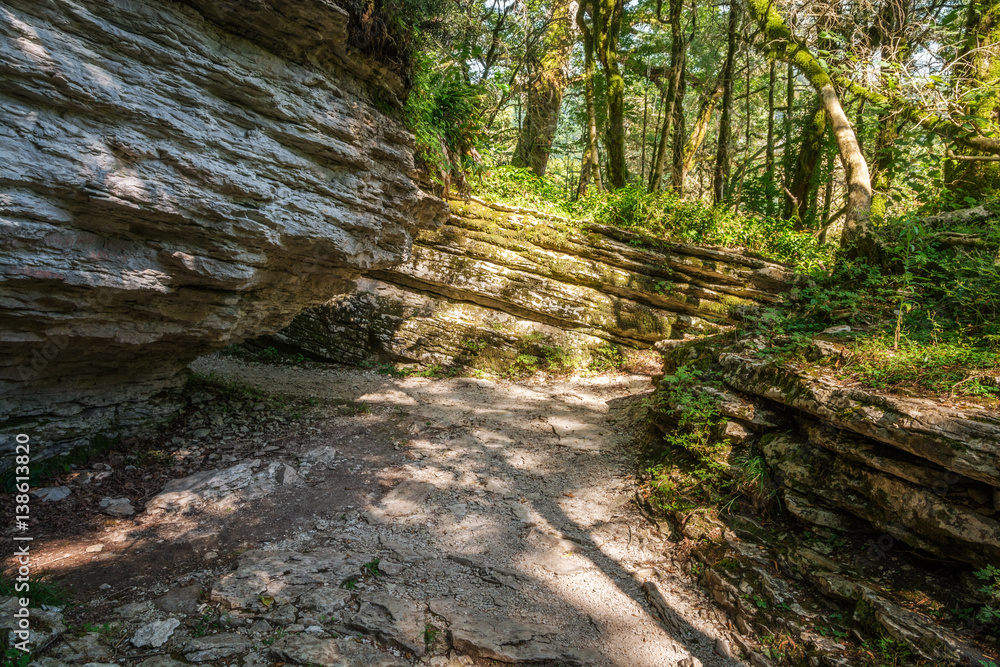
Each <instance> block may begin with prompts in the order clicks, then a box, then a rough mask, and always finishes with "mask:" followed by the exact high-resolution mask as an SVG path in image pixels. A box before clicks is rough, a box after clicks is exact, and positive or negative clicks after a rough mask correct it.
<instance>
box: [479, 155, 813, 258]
mask: <svg viewBox="0 0 1000 667" xmlns="http://www.w3.org/2000/svg"><path fill="white" fill-rule="evenodd" d="M475 185H476V191H477V192H478V193H479V194H480V195H482V196H483V197H485V198H487V199H491V200H495V201H502V202H506V203H509V204H514V205H517V206H523V207H526V208H534V209H538V210H540V211H543V212H546V213H554V214H558V215H564V216H567V217H570V218H572V219H575V220H578V221H580V222H581V225H583V224H585V223H586V222H587V221H590V222H595V223H598V224H602V225H609V226H612V227H618V228H621V229H626V230H629V231H634V232H639V233H642V234H648V235H650V236H655V237H657V238H661V239H664V240H667V241H675V242H684V243H695V244H699V245H714V246H723V247H727V248H738V249H742V250H743V251H744V252H748V253H751V254H756V255H760V256H761V257H764V258H767V259H771V260H775V261H779V262H787V263H790V264H793V265H795V266H796V267H798V268H799V269H801V270H804V271H815V270H822V269H823V268H824V267H827V266H828V265H829V264H830V263H831V259H832V255H831V246H824V245H822V244H821V243H820V242H819V240H818V239H817V238H816V237H815V236H814V235H813V234H812V233H811V232H799V231H795V229H794V225H793V223H792V222H791V221H788V220H782V219H779V218H773V217H766V216H761V215H756V214H753V215H739V214H736V213H733V212H732V211H731V210H730V209H728V208H726V207H722V206H712V205H710V204H708V203H706V202H704V201H702V200H692V199H684V198H682V197H681V196H679V195H677V194H676V193H674V192H672V191H663V192H653V193H649V192H646V191H645V189H644V188H642V187H639V186H636V185H629V186H626V187H624V188H622V189H619V190H615V191H599V190H596V189H593V190H591V191H590V192H589V193H588V194H587V196H586V197H583V198H580V199H573V198H572V197H570V196H569V195H568V194H567V193H566V192H565V190H562V189H560V188H559V187H557V186H556V184H555V182H554V181H552V180H550V179H546V178H540V177H538V176H535V175H534V174H533V173H532V172H531V171H529V170H527V169H518V168H516V167H509V166H504V167H496V168H494V169H491V170H489V171H488V172H484V173H483V174H482V175H481V176H480V178H479V179H478V181H476V183H475Z"/></svg>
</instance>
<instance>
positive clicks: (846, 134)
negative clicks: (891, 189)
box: [746, 0, 883, 263]
mask: <svg viewBox="0 0 1000 667" xmlns="http://www.w3.org/2000/svg"><path fill="white" fill-rule="evenodd" d="M746 4H747V11H748V12H750V14H751V16H752V17H753V18H754V20H755V21H756V22H757V23H758V25H759V27H760V30H761V33H762V35H763V38H764V43H765V44H766V45H767V48H768V49H769V51H770V53H771V55H772V56H773V57H775V58H777V59H779V60H783V61H785V62H790V63H792V64H794V65H795V67H796V68H797V69H798V70H799V71H800V72H802V74H803V76H805V77H806V79H807V80H808V81H809V83H810V84H812V86H813V88H815V89H816V92H817V93H819V97H820V100H821V102H822V104H823V108H824V109H825V110H826V115H827V119H828V120H829V122H830V126H831V127H832V129H833V135H834V137H836V139H837V149H838V151H839V153H840V161H841V164H842V165H843V167H844V172H845V174H846V176H847V193H848V194H847V213H846V217H845V221H844V231H843V235H842V236H841V245H842V247H843V249H844V251H845V254H846V255H847V256H849V257H865V258H867V259H869V260H870V261H873V262H876V263H881V261H882V259H883V257H882V254H883V253H882V244H881V242H880V241H879V239H878V237H877V236H876V234H875V231H874V229H873V227H872V224H871V204H872V185H871V176H870V174H869V172H868V163H867V162H866V161H865V156H864V154H863V153H862V152H861V146H860V145H859V144H858V138H857V136H856V135H855V134H854V129H853V128H852V127H851V122H850V121H849V120H848V119H847V114H845V113H844V108H843V107H842V106H841V105H840V98H839V97H838V96H837V91H836V90H835V89H834V87H833V81H832V80H831V79H830V75H829V74H827V73H826V70H824V69H823V67H822V65H820V63H819V61H818V60H816V57H815V56H813V54H812V53H811V52H810V51H809V48H808V47H807V46H806V45H805V44H803V43H802V42H801V41H800V40H799V39H798V38H796V37H795V35H793V34H792V31H791V29H789V27H788V25H787V24H786V23H785V20H784V19H783V18H782V17H781V15H780V14H779V13H778V11H777V9H776V8H775V6H774V4H773V3H772V2H771V1H770V0H747V3H746Z"/></svg>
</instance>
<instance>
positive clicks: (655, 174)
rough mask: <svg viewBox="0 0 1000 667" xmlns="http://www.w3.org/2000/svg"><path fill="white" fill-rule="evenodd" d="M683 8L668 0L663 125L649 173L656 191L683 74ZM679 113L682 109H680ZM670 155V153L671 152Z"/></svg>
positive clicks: (679, 2)
mask: <svg viewBox="0 0 1000 667" xmlns="http://www.w3.org/2000/svg"><path fill="white" fill-rule="evenodd" d="M683 10H684V1H683V0H670V3H669V7H668V11H669V19H670V70H669V71H670V78H669V79H668V80H667V94H666V97H665V98H664V112H663V125H662V127H661V128H660V143H659V146H658V147H657V150H656V164H655V165H654V167H653V170H652V172H651V173H650V175H649V191H650V192H656V191H657V190H659V189H660V188H661V187H662V185H663V174H664V172H665V171H666V168H667V147H668V146H670V145H672V144H670V143H669V142H670V128H671V127H673V125H674V122H675V120H676V118H677V106H678V103H677V91H678V89H679V88H680V86H681V79H682V77H683V76H684V72H683V70H684V60H685V57H686V55H687V54H686V48H685V47H686V46H687V45H686V43H685V42H684V34H683V32H682V31H681V16H682V14H683ZM680 112H681V114H683V113H684V110H683V109H681V110H680ZM671 156H672V153H671ZM671 162H672V160H671Z"/></svg>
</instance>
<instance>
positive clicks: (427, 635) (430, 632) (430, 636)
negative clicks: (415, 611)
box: [424, 623, 441, 649]
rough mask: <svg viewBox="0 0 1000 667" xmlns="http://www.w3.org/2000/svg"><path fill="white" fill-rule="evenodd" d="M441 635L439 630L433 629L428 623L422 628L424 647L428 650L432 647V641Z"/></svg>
mask: <svg viewBox="0 0 1000 667" xmlns="http://www.w3.org/2000/svg"><path fill="white" fill-rule="evenodd" d="M440 634H441V630H440V629H438V628H436V627H434V626H433V625H431V624H430V623H428V624H427V625H426V626H424V647H425V648H427V649H430V648H431V646H433V645H434V641H435V640H436V639H437V638H438V635H440Z"/></svg>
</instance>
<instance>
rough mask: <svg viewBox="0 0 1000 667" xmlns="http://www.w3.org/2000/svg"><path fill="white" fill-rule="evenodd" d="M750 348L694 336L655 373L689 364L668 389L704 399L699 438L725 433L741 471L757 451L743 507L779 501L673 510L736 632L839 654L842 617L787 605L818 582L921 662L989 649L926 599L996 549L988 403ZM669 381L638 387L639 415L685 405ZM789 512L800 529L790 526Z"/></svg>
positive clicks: (953, 594)
mask: <svg viewBox="0 0 1000 667" xmlns="http://www.w3.org/2000/svg"><path fill="white" fill-rule="evenodd" d="M763 347H764V345H762V344H761V343H760V341H757V340H753V339H747V340H741V341H737V342H735V343H733V342H732V341H731V340H730V341H729V342H725V341H722V340H719V339H716V340H702V341H695V342H691V343H682V344H680V345H675V346H673V347H671V348H670V349H668V350H666V352H665V355H664V358H665V360H666V369H665V370H666V372H667V374H668V376H669V375H670V374H671V373H673V372H674V371H675V370H676V369H678V368H680V367H682V366H686V365H691V366H693V367H694V368H697V370H698V372H699V373H700V375H698V376H697V377H698V378H699V380H698V383H699V384H696V385H694V386H691V387H688V388H687V389H685V390H684V391H683V392H681V394H680V396H681V398H684V399H686V400H688V401H693V400H696V399H694V398H692V397H691V395H689V394H693V395H694V396H698V397H708V398H709V399H711V403H712V404H713V405H714V406H715V414H716V417H713V419H714V420H715V426H714V427H713V429H714V433H713V437H714V438H716V440H715V441H723V440H726V441H728V443H729V445H731V449H727V446H726V443H721V442H720V445H719V447H720V449H719V450H718V451H719V452H720V454H724V455H725V457H724V458H726V459H727V460H728V462H729V464H730V468H729V473H730V474H731V475H732V478H733V479H735V480H737V481H738V480H740V479H741V475H743V474H744V473H743V466H746V465H747V462H748V461H749V460H751V459H752V458H753V457H759V458H758V459H757V460H758V461H760V462H762V463H766V469H765V470H764V472H763V473H762V474H761V476H760V477H758V480H757V487H756V491H755V492H754V493H756V494H757V495H756V496H754V495H753V493H747V498H748V506H749V505H750V504H751V503H757V502H761V498H764V497H765V496H772V495H773V496H776V497H780V498H781V500H782V501H783V503H782V504H783V508H784V510H785V511H786V512H787V513H778V516H777V517H776V516H775V515H774V510H775V509H776V508H775V504H774V503H772V504H769V505H768V507H769V510H768V511H766V512H762V513H757V514H755V513H754V512H753V511H750V510H746V511H732V512H727V513H722V512H719V513H718V516H716V513H714V512H713V511H712V510H711V509H708V510H705V509H698V510H694V511H682V510H676V511H674V512H673V514H674V518H675V519H676V520H677V525H678V530H680V531H681V532H682V533H683V534H684V535H685V536H686V537H689V538H691V539H693V540H696V541H698V542H699V544H698V546H697V547H696V549H695V551H694V553H695V556H696V557H697V559H698V560H699V561H700V565H699V568H700V569H699V577H700V578H701V580H702V582H703V583H704V584H705V585H706V586H707V587H708V589H709V590H710V591H711V592H712V594H713V597H714V598H715V601H716V602H717V603H718V604H719V606H720V607H721V608H723V609H724V610H726V612H727V613H728V614H729V615H730V617H731V618H732V619H733V620H734V622H735V623H736V626H737V627H738V629H739V630H740V632H741V633H742V634H743V635H744V636H746V637H754V636H772V635H774V634H775V633H776V632H779V631H781V632H785V633H787V634H788V635H790V636H792V637H795V638H797V640H798V641H799V643H800V646H805V647H807V649H806V652H807V653H809V654H810V655H812V656H813V657H816V659H822V661H823V662H822V664H827V665H845V666H846V665H849V664H852V663H851V662H850V660H849V659H846V658H843V657H838V656H839V655H842V654H843V653H844V651H845V647H844V646H843V643H842V642H845V641H846V642H848V643H849V642H850V641H851V640H850V636H849V635H848V634H847V631H845V630H838V632H840V633H841V634H839V635H837V634H834V635H833V636H832V637H831V636H828V634H829V633H827V634H823V633H820V634H817V632H816V629H817V627H819V628H822V626H818V625H817V619H816V616H815V613H814V612H810V611H807V610H805V609H802V608H800V607H797V605H796V601H800V600H802V599H804V598H805V597H808V596H816V595H817V594H819V595H820V596H822V597H823V598H825V599H827V600H832V601H835V603H836V604H839V605H842V608H843V609H845V611H843V612H840V613H839V615H838V616H837V618H838V619H843V622H844V623H845V625H844V627H847V628H854V632H855V634H856V635H857V637H861V636H862V635H861V634H857V633H858V632H861V633H874V634H875V635H877V636H889V637H892V638H893V639H894V641H896V642H898V643H899V645H900V646H905V647H906V650H907V651H910V652H912V654H913V655H914V656H919V658H920V659H922V660H925V661H928V662H929V664H935V665H953V664H954V665H958V664H979V662H980V661H983V663H984V664H985V663H986V662H988V660H986V658H985V657H984V655H983V648H982V646H981V645H978V642H977V641H976V637H975V634H976V631H975V630H974V629H973V631H972V632H970V631H969V628H963V627H959V626H958V625H956V623H955V621H954V619H947V618H946V617H945V620H947V621H948V622H947V623H946V622H943V621H942V615H941V614H940V613H938V612H937V611H936V609H937V608H938V607H940V608H947V605H948V604H951V605H954V604H956V603H955V601H954V600H962V603H963V604H970V605H971V604H974V602H971V601H973V600H976V599H977V594H976V592H975V591H976V590H978V588H977V587H976V586H975V585H972V586H968V585H966V583H965V582H964V581H963V579H962V576H961V573H962V571H963V570H966V575H965V576H967V577H969V578H971V577H972V575H971V574H968V573H967V571H968V570H969V569H976V568H982V567H985V566H988V565H990V564H992V563H995V562H997V560H998V559H1000V505H997V503H996V498H997V497H998V496H997V494H998V491H1000V478H998V476H997V470H998V468H997V462H998V460H1000V459H998V457H1000V415H998V414H997V413H996V411H991V410H988V409H985V408H977V407H974V406H970V405H965V406H956V405H943V404H941V403H939V402H935V401H932V400H927V399H919V398H907V397H900V396H892V395H883V394H878V393H876V392H875V391H872V390H867V389H864V388H861V387H858V386H851V385H848V384H846V383H844V382H841V381H838V380H837V379H836V378H835V377H834V375H833V374H832V373H830V372H828V371H827V370H826V368H825V367H823V366H821V365H819V366H809V365H802V364H797V363H792V362H782V361H780V360H779V359H780V358H776V357H775V355H768V354H757V353H758V352H759V351H760V350H761V348H763ZM812 348H813V349H814V350H816V351H818V354H816V355H814V356H813V358H814V359H815V358H821V357H827V356H838V355H840V354H841V352H842V349H843V347H842V345H839V344H838V343H836V342H833V341H828V340H821V339H817V340H816V341H814V344H813V346H812ZM687 370H688V372H691V368H688V369H687ZM701 382H705V383H708V384H710V385H711V386H708V385H706V386H700V383H701ZM673 386H674V385H671V384H669V383H666V382H665V383H664V385H663V387H664V388H665V389H666V390H667V391H664V392H663V393H662V394H661V395H660V399H661V400H658V401H653V405H654V406H656V407H654V411H653V418H654V421H655V423H656V424H657V425H658V426H659V427H660V428H661V429H662V430H663V431H664V432H665V433H667V434H673V433H675V432H676V429H677V428H678V425H679V424H680V422H681V417H682V410H683V409H684V401H683V400H680V399H678V398H677V396H678V395H677V394H676V393H672V391H673V389H672V387H673ZM688 405H690V403H688ZM744 479H745V477H744ZM741 492H742V491H741ZM754 498H756V500H754ZM763 502H765V503H767V502H768V501H767V500H764V501H763ZM789 515H790V516H789ZM720 517H721V518H720ZM796 520H797V521H796ZM797 524H798V525H797ZM803 526H805V527H806V528H808V530H806V531H803V535H805V536H807V537H803V535H797V534H796V533H797V532H798V531H801V530H802V527H803ZM817 538H818V539H817ZM825 542H830V543H832V544H834V545H837V548H836V549H834V548H832V547H831V546H829V544H826V543H825ZM912 549H915V550H916V551H915V553H913V555H912V557H911V558H909V559H908V560H907V559H905V558H902V556H903V555H904V554H905V555H910V554H911V550H912ZM927 562H934V563H950V565H949V568H950V569H951V570H953V571H952V572H951V573H950V575H953V576H949V577H945V578H944V579H943V580H939V578H940V576H941V572H940V571H938V568H927V569H926V570H924V569H923V568H922V567H920V564H926V563H927ZM960 562H961V563H965V564H967V565H966V566H964V567H963V566H962V565H961V564H960ZM969 566H971V568H970V567H969ZM888 571H895V576H894V578H893V579H890V580H887V579H886V576H885V574H886V572H888ZM931 573H934V574H931ZM790 591H791V592H790ZM916 591H920V592H919V593H917V592H916ZM914 599H919V600H921V603H919V604H913V603H912V600H914ZM942 600H944V601H945V602H942ZM924 603H926V604H924ZM936 605H937V607H936Z"/></svg>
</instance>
